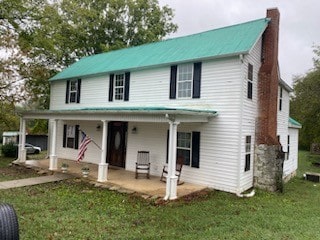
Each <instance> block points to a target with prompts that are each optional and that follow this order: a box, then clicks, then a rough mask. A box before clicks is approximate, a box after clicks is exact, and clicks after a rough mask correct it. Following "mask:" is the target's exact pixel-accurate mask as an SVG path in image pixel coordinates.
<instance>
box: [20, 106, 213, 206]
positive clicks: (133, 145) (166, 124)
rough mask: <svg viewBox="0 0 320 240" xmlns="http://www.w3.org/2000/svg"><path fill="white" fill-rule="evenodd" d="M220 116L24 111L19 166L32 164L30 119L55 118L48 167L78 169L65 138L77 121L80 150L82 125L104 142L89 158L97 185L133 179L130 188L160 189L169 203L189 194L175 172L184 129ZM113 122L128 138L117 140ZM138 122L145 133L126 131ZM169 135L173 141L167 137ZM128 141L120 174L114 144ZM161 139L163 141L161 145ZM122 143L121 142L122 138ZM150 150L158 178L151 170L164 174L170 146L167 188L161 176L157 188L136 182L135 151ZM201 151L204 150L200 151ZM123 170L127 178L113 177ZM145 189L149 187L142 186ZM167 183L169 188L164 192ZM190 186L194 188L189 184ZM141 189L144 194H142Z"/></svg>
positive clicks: (172, 111) (139, 110)
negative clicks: (114, 160) (182, 189)
mask: <svg viewBox="0 0 320 240" xmlns="http://www.w3.org/2000/svg"><path fill="white" fill-rule="evenodd" d="M216 115H217V112H216V111H213V110H198V109H186V108H184V109H182V108H164V107H155V108H146V107H131V108H127V107H126V108H96V109H75V110H59V111H58V110H46V111H28V112H23V113H21V123H20V138H19V139H20V141H19V162H22V163H23V162H25V161H26V151H25V148H24V146H25V135H26V127H25V126H26V121H27V120H28V119H48V120H50V128H49V136H50V138H49V143H50V146H49V147H48V149H49V152H48V155H49V161H48V162H47V166H46V167H48V168H49V170H52V171H57V170H58V169H59V164H60V162H59V161H61V159H72V160H73V163H72V162H71V164H69V165H70V166H77V165H74V164H77V163H76V162H75V161H74V160H75V156H76V155H77V151H76V150H73V149H71V148H69V147H68V146H67V145H66V144H68V143H69V142H68V141H69V139H66V138H65V137H64V135H65V133H66V131H65V129H66V128H65V127H66V126H67V125H66V124H68V123H70V122H71V123H72V124H73V125H74V126H75V130H74V132H76V134H75V135H74V136H73V142H71V143H72V144H74V146H75V145H77V144H75V143H74V142H75V140H77V139H79V137H80V136H79V127H80V128H81V130H85V131H86V132H88V133H89V134H90V135H91V134H93V135H94V136H95V138H96V140H97V141H98V144H96V146H98V148H99V149H95V150H94V149H91V153H86V155H87V156H88V159H87V160H88V161H84V162H87V163H86V164H89V163H94V164H93V166H92V171H91V177H95V180H96V181H97V182H100V183H112V181H115V180H117V181H118V183H117V184H119V181H120V180H121V179H122V178H121V176H128V178H127V180H125V181H123V184H125V187H124V188H127V187H128V188H134V185H135V184H136V183H137V182H139V181H140V182H141V186H140V187H139V189H142V188H144V189H148V191H149V192H151V191H156V192H157V191H160V190H159V189H163V190H164V194H161V195H164V199H165V200H168V199H169V200H173V199H176V198H177V197H178V196H180V195H183V193H182V194H181V193H178V192H179V191H180V188H179V186H178V184H177V176H176V169H175V168H176V158H177V131H178V126H179V125H181V124H195V123H196V124H201V123H207V122H208V121H209V120H210V118H211V117H214V116H216ZM99 123H100V124H99ZM113 123H121V124H122V126H123V127H121V129H122V130H123V134H122V135H123V137H119V138H118V139H116V137H115V136H116V134H115V131H114V130H113V129H112V128H110V124H113ZM130 124H131V125H130ZM132 124H136V126H140V128H139V129H140V130H141V131H140V130H138V131H139V134H135V133H133V130H132V132H130V131H128V132H126V131H127V130H126V129H127V128H128V126H130V129H131V127H133V125H132ZM96 126H97V127H96ZM98 126H99V128H98ZM146 126H148V127H146ZM132 129H134V128H132ZM142 129H143V131H142ZM62 130H63V131H62ZM167 131H168V133H167ZM62 132H63V138H62ZM150 133H152V138H150V139H146V138H145V137H146V136H149V137H150ZM166 133H167V134H166ZM199 134H200V133H199ZM199 134H198V138H197V140H198V141H199V140H200V135H199ZM166 135H167V139H166V137H165V136H166ZM91 136H92V135H91ZM110 136H114V138H110ZM190 136H191V135H190ZM123 138H124V140H121V141H123V143H124V146H125V147H124V152H125V153H124V154H123V156H124V157H123V159H124V161H125V162H124V163H125V164H124V165H120V166H121V167H122V169H120V170H119V169H118V170H114V168H112V166H111V165H112V164H110V163H112V161H111V160H112V157H114V153H116V152H115V148H114V146H115V145H117V146H119V144H115V145H112V144H110V143H113V142H117V141H116V140H119V139H123ZM61 139H63V141H64V142H63V143H62V142H61ZM155 139H157V140H156V141H155ZM65 140H66V141H65ZM71 140H72V138H71ZM166 142H167V143H166ZM118 143H120V140H119V142H118ZM120 145H121V144H120ZM160 145H161V147H160ZM146 146H148V147H149V148H151V149H153V150H151V153H152V154H153V159H154V162H153V163H152V164H151V166H153V169H152V170H153V173H154V174H152V172H151V175H159V174H161V172H160V171H161V166H163V164H164V163H165V159H166V157H165V155H166V153H165V146H167V162H168V174H167V181H166V184H163V183H161V182H160V181H159V177H158V176H157V177H156V178H155V179H157V180H156V182H155V184H149V183H150V182H149V181H150V180H142V179H141V180H140V179H137V180H135V178H134V176H133V175H132V176H131V174H134V165H133V164H134V161H135V158H136V155H135V153H136V152H137V151H138V150H141V148H145V147H146ZM116 148H117V147H116ZM75 149H78V148H75ZM117 149H119V148H117ZM195 149H196V148H195ZM197 149H198V151H199V147H197ZM89 152H90V151H89ZM194 152H195V151H194ZM90 154H92V155H91V157H90V156H89V155H90ZM190 154H191V151H190ZM196 156H197V157H199V152H198V153H197V154H196ZM116 158H118V155H117V156H116ZM125 158H127V160H125ZM88 162H89V163H88ZM189 162H190V161H189ZM116 166H117V165H116ZM125 170H130V171H131V172H130V171H129V172H128V173H127V171H125ZM120 171H125V172H123V175H122V174H115V175H112V174H113V173H114V172H119V173H120ZM75 172H76V170H75ZM125 173H126V174H125ZM144 181H146V182H144ZM120 182H121V181H120ZM133 182H134V183H133ZM187 182H188V180H187V179H186V180H185V183H187ZM160 184H161V185H160ZM143 185H145V186H144V187H142V186H143ZM164 185H165V188H163V186H164ZM185 186H188V185H187V184H186V185H185ZM138 191H139V192H140V191H141V190H138Z"/></svg>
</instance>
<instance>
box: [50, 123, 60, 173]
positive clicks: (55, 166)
mask: <svg viewBox="0 0 320 240" xmlns="http://www.w3.org/2000/svg"><path fill="white" fill-rule="evenodd" d="M57 123H58V120H57V119H54V120H53V121H52V134H51V141H50V142H51V147H50V164H49V170H52V171H53V170H57V169H58V158H57V154H56V145H57Z"/></svg>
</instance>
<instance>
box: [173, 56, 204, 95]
mask: <svg viewBox="0 0 320 240" xmlns="http://www.w3.org/2000/svg"><path fill="white" fill-rule="evenodd" d="M201 68H202V64H201V62H198V63H193V64H192V63H188V64H181V65H174V66H171V72H170V99H176V98H178V99H185V98H187V99H189V98H200V92H201V91H200V90H201Z"/></svg>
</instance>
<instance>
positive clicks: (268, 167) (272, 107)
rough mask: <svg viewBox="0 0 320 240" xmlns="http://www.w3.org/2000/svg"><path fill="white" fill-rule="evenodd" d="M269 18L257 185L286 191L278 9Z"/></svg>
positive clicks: (261, 90)
mask: <svg viewBox="0 0 320 240" xmlns="http://www.w3.org/2000/svg"><path fill="white" fill-rule="evenodd" d="M267 18H270V22H269V24H268V27H267V28H266V30H265V32H264V34H263V37H262V65H261V68H260V69H259V81H258V108H259V115H258V121H257V123H258V124H257V134H256V146H255V160H254V171H253V173H254V177H253V184H254V186H255V187H258V188H262V189H266V190H269V191H277V190H280V191H282V189H283V180H282V177H283V161H284V155H283V152H282V148H281V145H280V143H279V141H278V138H277V112H278V85H279V66H278V38H279V20H280V13H279V11H278V9H277V8H274V9H268V10H267Z"/></svg>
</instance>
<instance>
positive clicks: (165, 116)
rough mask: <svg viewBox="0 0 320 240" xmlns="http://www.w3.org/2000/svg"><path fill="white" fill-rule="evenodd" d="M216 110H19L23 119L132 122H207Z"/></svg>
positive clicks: (131, 108) (152, 108)
mask: <svg viewBox="0 0 320 240" xmlns="http://www.w3.org/2000/svg"><path fill="white" fill-rule="evenodd" d="M217 114H218V113H217V111H215V110H209V109H194V108H168V107H117V108H79V109H66V110H33V111H22V112H19V115H21V116H22V117H23V118H24V119H61V120H75V119H77V120H107V121H129V122H130V121H134V122H168V121H169V120H175V121H179V122H208V121H209V119H210V118H212V117H215V116H217Z"/></svg>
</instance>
